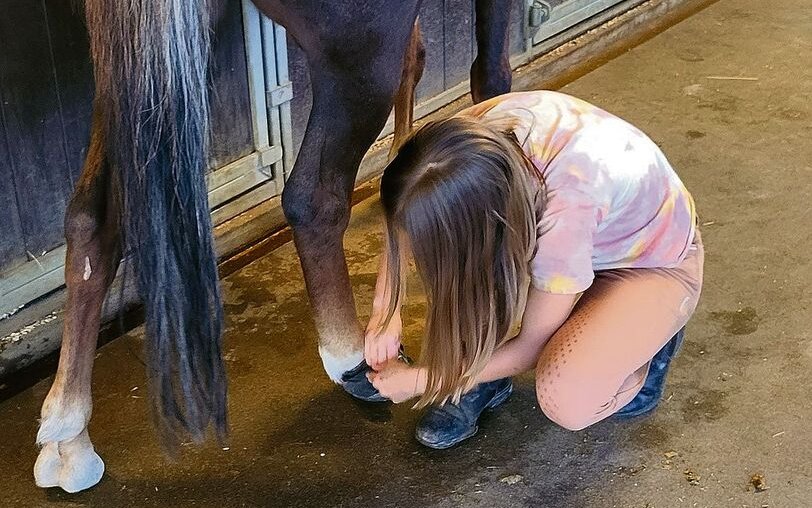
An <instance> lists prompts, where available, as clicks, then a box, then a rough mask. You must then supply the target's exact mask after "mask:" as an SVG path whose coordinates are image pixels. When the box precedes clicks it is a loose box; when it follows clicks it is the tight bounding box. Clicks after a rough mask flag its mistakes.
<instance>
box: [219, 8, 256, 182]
mask: <svg viewBox="0 0 812 508" xmlns="http://www.w3.org/2000/svg"><path fill="white" fill-rule="evenodd" d="M223 9H224V10H223V11H222V14H221V16H220V18H219V22H218V24H217V26H216V27H215V29H214V37H213V40H212V57H211V62H212V66H211V86H210V92H211V93H210V104H211V119H210V125H211V143H210V147H209V150H210V152H209V159H210V164H211V166H212V167H214V168H219V167H221V166H224V165H226V164H228V163H230V162H233V161H235V160H237V159H239V158H240V157H244V156H246V155H248V154H250V153H251V152H253V150H254V143H253V132H252V127H251V104H250V102H249V100H250V97H249V94H248V70H247V67H246V61H245V39H244V37H243V22H242V10H241V6H240V1H239V0H228V2H227V3H226V5H225V6H224V7H223Z"/></svg>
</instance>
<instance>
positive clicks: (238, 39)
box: [0, 0, 291, 319]
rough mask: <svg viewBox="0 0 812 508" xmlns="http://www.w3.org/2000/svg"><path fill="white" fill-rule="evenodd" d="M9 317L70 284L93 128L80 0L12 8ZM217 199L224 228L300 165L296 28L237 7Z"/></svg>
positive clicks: (219, 57)
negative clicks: (73, 205)
mask: <svg viewBox="0 0 812 508" xmlns="http://www.w3.org/2000/svg"><path fill="white" fill-rule="evenodd" d="M0 48H2V49H1V50H0V113H2V114H0V319H3V318H4V317H8V316H9V315H10V314H12V313H14V312H15V311H16V310H18V309H19V308H20V307H21V306H23V305H26V304H28V303H29V302H31V301H33V300H35V299H37V298H39V297H41V296H43V295H46V294H48V293H49V292H51V291H53V290H55V289H58V288H60V287H61V286H62V285H63V284H64V274H63V269H64V258H65V246H64V233H63V227H62V223H63V219H64V213H65V207H66V204H67V202H68V200H69V198H70V195H71V192H72V189H73V185H74V183H75V181H76V178H77V177H78V175H79V172H80V171H81V165H82V161H83V159H84V156H85V153H86V150H87V142H88V135H89V127H90V103H91V100H92V87H93V83H92V68H91V64H90V59H89V55H88V44H87V36H86V34H85V31H84V26H83V23H82V20H81V17H80V15H79V14H78V13H77V12H76V11H74V10H73V9H72V8H71V7H70V2H64V1H61V0H59V1H57V0H54V1H50V0H45V1H43V2H33V3H32V2H30V1H28V0H10V1H9V2H7V4H6V5H4V6H3V7H2V11H1V12H0ZM213 51H214V55H213V59H212V60H213V68H212V76H211V77H212V93H211V101H212V122H211V125H212V133H211V135H212V137H211V152H210V163H211V167H212V168H216V169H214V171H213V172H212V173H211V174H210V175H209V179H208V184H209V189H210V190H209V202H210V204H211V206H212V217H213V221H214V223H215V224H220V223H222V222H223V221H226V220H228V219H229V218H231V217H233V216H235V215H237V214H239V213H241V212H242V211H244V210H246V209H248V208H250V207H251V206H253V205H255V204H257V203H258V202H260V201H263V200H265V199H268V198H269V197H272V196H274V195H276V194H278V193H279V192H281V190H282V186H283V182H284V177H285V174H286V171H288V170H289V168H290V163H291V155H290V153H288V152H290V150H288V148H289V146H290V144H291V143H290V107H289V100H290V97H291V86H290V83H289V80H288V73H287V48H286V39H285V33H284V30H282V29H281V28H280V27H278V26H276V25H274V24H273V23H272V22H271V21H270V20H268V19H266V18H263V17H262V16H260V14H259V13H258V12H257V11H256V9H255V8H254V7H253V4H251V3H250V2H249V1H247V0H246V1H244V2H243V1H241V0H228V3H227V4H226V11H225V14H224V16H223V18H222V21H221V22H220V24H219V26H217V27H215V36H214V46H213Z"/></svg>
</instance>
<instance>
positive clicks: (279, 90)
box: [265, 81, 293, 108]
mask: <svg viewBox="0 0 812 508" xmlns="http://www.w3.org/2000/svg"><path fill="white" fill-rule="evenodd" d="M265 96H266V100H267V101H268V107H269V108H275V107H277V106H280V105H282V104H284V103H286V102H290V101H291V99H293V83H291V82H290V81H288V82H287V83H285V84H284V85H279V86H277V87H276V88H274V89H272V90H268V91H267V93H266V94H265Z"/></svg>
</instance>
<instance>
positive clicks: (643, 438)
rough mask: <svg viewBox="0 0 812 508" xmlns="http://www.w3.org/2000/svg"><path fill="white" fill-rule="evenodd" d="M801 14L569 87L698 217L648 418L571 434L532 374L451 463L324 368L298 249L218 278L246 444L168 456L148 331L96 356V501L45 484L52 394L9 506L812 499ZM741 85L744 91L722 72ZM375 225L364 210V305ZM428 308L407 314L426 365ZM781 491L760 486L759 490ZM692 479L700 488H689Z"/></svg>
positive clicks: (708, 21) (721, 28)
mask: <svg viewBox="0 0 812 508" xmlns="http://www.w3.org/2000/svg"><path fill="white" fill-rule="evenodd" d="M807 7H808V6H807V2H805V1H804V0H785V1H783V2H772V3H768V2H763V1H759V0H721V1H719V2H718V3H716V4H714V5H712V6H710V7H709V8H707V9H706V10H704V11H701V12H699V13H698V14H696V15H694V16H693V17H691V18H689V19H687V20H686V21H684V22H682V23H681V24H679V25H677V26H675V27H673V28H671V29H669V30H668V31H666V32H664V33H663V34H661V35H659V36H657V37H655V38H654V39H652V40H650V41H648V42H646V43H644V44H643V45H641V46H639V47H637V48H635V49H634V50H632V51H630V52H629V53H627V54H624V55H623V56H621V57H620V58H617V59H615V60H613V61H611V62H608V63H607V64H606V65H604V66H602V67H600V68H598V69H597V70H595V71H594V72H592V73H590V74H589V75H587V76H585V77H583V78H581V79H579V80H577V81H576V82H574V83H572V84H570V85H569V86H567V87H566V88H565V91H566V92H569V93H572V94H575V95H578V96H581V97H583V98H586V99H588V100H592V101H594V102H596V103H597V104H599V105H602V106H603V107H605V108H607V109H609V110H610V111H613V112H615V113H617V114H619V115H621V116H622V117H625V118H627V119H628V120H630V121H632V123H635V124H637V125H639V126H640V127H642V128H643V130H645V131H647V132H648V133H650V135H651V136H652V137H653V138H654V139H655V140H657V141H658V142H659V143H660V144H661V145H662V146H663V148H664V149H665V151H666V153H667V154H668V155H669V157H670V158H671V160H672V162H673V163H674V166H675V167H676V168H678V170H679V171H680V173H681V174H682V176H683V179H684V180H685V182H686V184H687V186H688V188H689V189H691V190H692V191H693V193H694V195H695V198H696V201H697V203H698V206H699V210H700V213H701V220H702V223H703V224H704V225H703V227H702V230H703V238H704V241H705V244H706V249H707V263H706V265H707V272H706V280H707V282H706V287H705V291H704V296H703V299H702V302H701V304H700V308H699V310H698V311H697V314H696V316H695V318H694V319H693V321H692V322H691V324H690V325H689V329H688V339H687V343H686V345H685V347H684V350H683V352H682V354H681V356H680V357H679V358H678V359H677V360H676V363H675V368H674V370H673V373H672V375H671V377H670V379H669V383H668V388H667V393H666V400H664V401H663V403H662V405H661V407H660V409H659V411H657V413H656V414H654V415H653V416H651V417H649V418H643V419H640V420H637V421H631V422H617V421H611V420H610V421H605V422H602V423H600V424H598V425H596V426H594V427H593V428H590V429H588V430H586V431H582V432H577V433H571V432H567V431H564V430H562V429H560V428H557V427H556V426H554V425H553V424H551V423H550V422H549V421H547V420H545V419H544V417H543V416H541V414H540V413H539V411H538V410H537V409H536V408H535V396H534V390H533V384H532V379H531V378H530V377H527V376H525V377H522V378H520V379H519V380H518V381H517V390H516V393H515V394H514V396H513V397H512V398H511V399H510V401H509V402H508V403H507V404H506V405H504V406H503V407H502V408H501V409H500V410H499V411H498V412H496V413H493V414H491V415H489V416H487V417H485V418H484V420H483V422H482V425H481V429H480V433H479V435H478V436H476V437H475V438H473V439H471V440H470V442H468V443H466V444H465V445H464V446H462V447H459V448H457V449H452V450H448V451H444V452H435V451H431V450H427V449H424V448H421V446H420V445H418V444H417V443H416V442H415V441H414V439H413V438H412V432H413V428H414V424H415V421H416V419H417V414H415V413H413V412H412V411H410V410H409V408H408V407H406V406H402V407H391V406H383V407H374V406H373V407H369V406H364V405H361V404H358V403H355V402H353V401H352V400H350V399H349V398H348V397H347V396H346V395H344V393H343V392H342V391H341V390H340V389H337V388H336V387H334V386H333V385H331V383H330V382H329V381H328V380H327V378H326V377H325V376H324V375H322V370H321V366H320V362H319V359H318V357H317V355H316V350H315V331H314V328H313V326H312V324H311V321H310V317H309V316H310V311H309V308H308V305H307V303H306V298H305V293H304V288H303V284H302V277H301V273H300V270H299V265H298V262H297V260H296V256H295V252H294V248H293V245H291V244H287V245H284V246H283V247H281V248H279V249H277V250H275V251H273V252H272V253H270V254H268V255H265V256H264V257H262V258H260V259H259V260H257V261H255V262H254V263H252V264H250V265H248V266H246V267H245V268H243V269H241V270H239V271H238V272H236V273H234V274H232V275H230V276H229V277H228V278H227V279H226V280H225V284H224V286H225V293H226V296H227V307H226V309H227V313H228V322H229V325H228V331H227V343H226V352H227V355H226V358H227V361H228V366H229V373H230V380H231V388H230V390H231V400H230V407H231V424H232V435H231V440H230V442H229V444H228V447H227V448H220V447H217V446H214V445H209V446H207V447H204V448H202V449H197V448H193V447H191V446H190V447H184V451H183V453H182V456H181V457H180V460H178V461H177V462H174V463H170V462H167V461H166V460H165V459H164V457H163V455H162V454H161V452H160V450H159V448H158V446H157V444H156V441H155V439H154V436H153V431H152V428H151V427H150V425H149V421H148V419H147V417H146V412H145V400H144V398H142V397H143V395H144V391H145V386H144V369H143V367H142V365H141V362H140V360H139V358H140V356H141V353H140V344H139V339H138V336H139V330H135V331H134V332H132V333H130V334H128V335H126V336H125V337H123V338H121V339H118V340H115V341H113V342H112V343H110V344H108V345H107V346H105V347H103V348H102V349H101V350H100V351H99V355H98V360H97V363H96V366H97V367H96V371H95V375H94V392H95V408H94V418H93V421H92V423H91V436H92V437H93V439H94V442H95V445H96V447H97V450H98V451H99V452H100V454H101V455H102V457H103V458H104V459H105V461H106V463H107V473H106V475H105V477H104V478H103V480H102V482H101V483H100V484H99V485H98V486H97V487H95V488H94V489H92V490H90V491H88V492H84V493H80V494H76V495H68V494H65V493H63V492H61V491H57V490H55V489H51V490H47V491H43V490H39V489H37V488H36V487H35V486H34V483H33V479H32V477H31V467H32V464H33V463H34V460H35V457H36V452H37V450H36V448H35V447H34V445H33V442H34V436H35V431H36V418H37V414H38V411H39V406H40V404H41V402H42V400H43V398H44V397H45V394H46V391H47V389H48V386H49V384H50V380H46V381H43V382H41V383H39V384H37V385H36V386H34V387H33V388H31V389H28V390H26V391H24V392H22V393H20V394H18V395H16V396H14V397H13V398H11V399H9V400H5V401H2V402H0V422H2V428H3V433H2V434H3V436H2V439H0V470H1V471H2V472H3V477H2V480H0V484H2V489H1V490H2V501H0V505H3V506H51V505H54V506H100V507H113V506H116V507H124V506H161V507H170V506H184V507H185V506H192V505H194V506H216V507H231V506H318V507H321V506H339V505H340V506H433V507H445V506H483V507H493V506H546V507H579V508H580V507H601V508H606V507H623V508H626V507H637V508H644V507H657V508H670V507H682V506H685V507H745V506H746V507H762V506H769V507H775V508H801V507H806V506H812V461H810V457H812V439H810V435H812V433H810V430H811V429H812V427H810V421H812V404H810V403H809V399H808V393H809V389H808V388H809V372H810V371H812V336H810V332H809V330H810V324H812V312H810V304H812V293H810V291H809V283H810V281H812V263H810V249H811V248H812V238H810V231H812V230H810V226H809V215H810V203H812V195H811V194H812V193H811V192H810V191H812V173H810V166H809V163H810V162H809V161H810V160H812V143H810V142H809V140H810V139H812V132H811V129H810V121H812V101H810V95H812V67H810V66H809V65H808V62H810V61H812V46H810V39H809V35H810V33H809V27H810V26H812V17H811V16H812V13H811V12H810V10H809V9H808V8H807ZM712 77H721V78H724V77H741V78H746V79H737V80H733V79H712ZM378 221H379V210H378V207H377V204H376V202H375V201H374V199H371V200H367V201H366V202H363V203H362V204H360V205H359V206H357V208H356V209H355V212H354V218H353V221H352V225H351V227H350V231H349V234H348V237H347V248H348V259H349V261H350V265H351V271H352V274H353V283H354V284H355V290H356V295H358V302H357V303H358V305H359V309H360V312H361V313H362V314H364V315H365V314H366V313H367V312H368V307H369V303H370V296H371V292H372V287H373V283H374V278H375V266H376V259H377V254H378V252H379V250H380V248H381V241H380V237H379V232H378ZM421 312H422V306H421V301H420V300H419V298H418V297H415V298H413V299H412V300H411V303H410V305H409V306H408V307H407V308H406V315H405V318H404V319H405V325H406V333H407V335H408V339H407V345H408V346H410V349H411V350H412V351H417V345H416V341H417V338H418V337H419V335H420V330H421V324H420V315H421ZM753 474H763V475H764V478H765V480H766V485H767V487H769V488H768V490H766V491H764V492H759V493H756V492H754V489H753V488H752V487H750V486H749V483H750V479H751V475H753ZM691 475H696V481H694V482H693V483H694V484H692V483H691V482H689V477H690V476H691Z"/></svg>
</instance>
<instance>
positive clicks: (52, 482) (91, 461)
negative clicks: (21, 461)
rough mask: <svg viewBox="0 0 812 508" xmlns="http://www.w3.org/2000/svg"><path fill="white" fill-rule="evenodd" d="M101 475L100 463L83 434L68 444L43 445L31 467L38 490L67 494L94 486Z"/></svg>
mask: <svg viewBox="0 0 812 508" xmlns="http://www.w3.org/2000/svg"><path fill="white" fill-rule="evenodd" d="M103 474H104V461H102V459H101V457H99V455H98V454H97V453H96V451H95V450H94V449H93V445H92V444H91V442H90V438H89V437H88V435H87V431H84V432H82V433H81V434H79V436H77V437H76V438H75V439H71V440H69V441H63V442H61V443H55V442H50V443H46V444H45V446H43V447H42V450H41V451H40V453H39V457H37V462H36V464H34V481H35V482H36V483H37V486H38V487H42V488H49V487H60V488H61V489H62V490H64V491H65V492H68V493H71V494H73V493H75V492H79V491H81V490H85V489H89V488H90V487H92V486H94V485H96V484H97V483H99V480H101V477H102V475H103Z"/></svg>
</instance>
